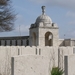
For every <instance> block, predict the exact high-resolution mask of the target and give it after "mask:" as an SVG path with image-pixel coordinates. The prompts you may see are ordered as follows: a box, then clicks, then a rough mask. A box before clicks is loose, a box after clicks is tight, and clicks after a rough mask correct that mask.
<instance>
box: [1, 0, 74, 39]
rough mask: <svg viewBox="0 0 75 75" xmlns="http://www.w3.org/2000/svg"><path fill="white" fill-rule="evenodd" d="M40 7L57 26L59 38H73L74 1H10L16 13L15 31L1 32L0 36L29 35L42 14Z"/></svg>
mask: <svg viewBox="0 0 75 75" xmlns="http://www.w3.org/2000/svg"><path fill="white" fill-rule="evenodd" d="M42 5H44V6H46V14H47V15H48V16H50V18H51V19H52V22H53V23H57V25H58V26H59V37H60V38H75V0H12V6H13V9H14V10H15V13H17V16H16V21H15V27H14V28H15V30H13V31H11V32H1V33H0V36H1V37H2V36H6V37H7V36H26V35H29V27H30V25H31V24H32V23H35V21H36V18H37V17H38V16H39V15H41V14H42V10H41V6H42ZM64 35H65V36H64Z"/></svg>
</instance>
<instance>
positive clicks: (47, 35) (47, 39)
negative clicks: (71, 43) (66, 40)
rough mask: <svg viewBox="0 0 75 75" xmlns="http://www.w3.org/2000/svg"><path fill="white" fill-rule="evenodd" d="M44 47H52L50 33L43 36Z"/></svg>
mask: <svg viewBox="0 0 75 75" xmlns="http://www.w3.org/2000/svg"><path fill="white" fill-rule="evenodd" d="M45 46H53V35H52V33H51V32H47V33H46V34H45Z"/></svg>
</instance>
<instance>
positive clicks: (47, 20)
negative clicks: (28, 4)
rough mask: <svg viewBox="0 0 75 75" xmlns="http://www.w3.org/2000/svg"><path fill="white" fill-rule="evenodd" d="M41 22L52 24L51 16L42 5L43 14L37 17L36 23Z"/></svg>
mask: <svg viewBox="0 0 75 75" xmlns="http://www.w3.org/2000/svg"><path fill="white" fill-rule="evenodd" d="M41 22H42V23H43V24H52V20H51V18H50V17H49V16H47V15H46V14H45V6H42V15H40V16H39V17H37V19H36V22H35V24H39V23H41Z"/></svg>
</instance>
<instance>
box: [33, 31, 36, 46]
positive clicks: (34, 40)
mask: <svg viewBox="0 0 75 75" xmlns="http://www.w3.org/2000/svg"><path fill="white" fill-rule="evenodd" d="M33 46H36V34H35V33H34V32H33Z"/></svg>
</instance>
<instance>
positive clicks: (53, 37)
mask: <svg viewBox="0 0 75 75" xmlns="http://www.w3.org/2000/svg"><path fill="white" fill-rule="evenodd" d="M29 30H30V31H29V33H30V35H29V36H30V46H58V39H59V34H58V30H59V28H58V26H57V25H56V24H55V23H52V20H51V18H50V17H49V16H47V15H46V14H45V6H42V15H40V16H39V17H37V19H36V22H35V23H34V24H31V26H30V29H29Z"/></svg>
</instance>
